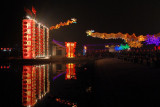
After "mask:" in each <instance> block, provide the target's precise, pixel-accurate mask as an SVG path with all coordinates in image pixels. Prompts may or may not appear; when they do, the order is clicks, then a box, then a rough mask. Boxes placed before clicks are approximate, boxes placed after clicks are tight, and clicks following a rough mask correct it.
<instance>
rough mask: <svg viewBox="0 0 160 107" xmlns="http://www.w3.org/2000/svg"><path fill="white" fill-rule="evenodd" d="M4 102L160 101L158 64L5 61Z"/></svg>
mask: <svg viewBox="0 0 160 107" xmlns="http://www.w3.org/2000/svg"><path fill="white" fill-rule="evenodd" d="M0 68H1V69H0V85H1V88H0V97H1V98H2V99H1V100H0V104H1V107H31V106H34V107H74V106H77V107H137V106H138V107H139V106H140V107H160V104H159V100H160V98H159V96H160V91H159V90H160V88H159V86H160V69H159V68H150V67H147V66H144V65H140V64H133V63H128V62H125V61H122V60H118V59H113V58H106V59H101V60H97V61H95V62H93V63H87V64H78V63H49V64H30V65H28V64H27V65H26V64H25V65H23V64H16V63H15V64H13V63H12V64H7V63H6V64H4V63H3V64H1V65H0Z"/></svg>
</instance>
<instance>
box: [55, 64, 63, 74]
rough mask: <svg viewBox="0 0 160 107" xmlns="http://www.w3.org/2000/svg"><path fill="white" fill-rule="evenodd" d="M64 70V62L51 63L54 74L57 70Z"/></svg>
mask: <svg viewBox="0 0 160 107" xmlns="http://www.w3.org/2000/svg"><path fill="white" fill-rule="evenodd" d="M65 70H66V67H65V64H55V63H54V64H52V71H53V74H56V73H58V72H64V71H65Z"/></svg>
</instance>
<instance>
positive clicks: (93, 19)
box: [0, 0, 160, 47]
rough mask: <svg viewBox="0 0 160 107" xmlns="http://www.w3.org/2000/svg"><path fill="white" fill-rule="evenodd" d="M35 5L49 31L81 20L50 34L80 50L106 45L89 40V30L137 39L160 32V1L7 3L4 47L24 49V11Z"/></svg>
mask: <svg viewBox="0 0 160 107" xmlns="http://www.w3.org/2000/svg"><path fill="white" fill-rule="evenodd" d="M32 5H34V7H35V8H36V10H37V20H39V21H40V22H42V23H43V24H46V25H47V26H48V27H50V26H52V25H56V24H58V23H59V22H61V21H62V22H65V21H67V20H68V19H71V18H77V24H72V25H70V26H65V27H61V28H60V29H58V30H53V31H50V36H51V39H52V38H54V39H55V40H58V41H61V42H64V41H76V42H78V46H81V45H82V44H90V43H102V42H105V41H106V40H100V39H95V38H92V37H87V36H86V33H85V32H86V30H89V29H94V30H95V31H96V32H106V33H117V32H122V33H129V34H132V33H136V35H140V34H143V35H146V34H156V33H159V32H160V27H159V26H160V1H159V0H157V1H152V0H150V1H147V0H144V1H142V0H137V1H136V0H132V1H130V0H128V1H122V0H103V1H102V0H97V1H94V0H84V1H82V0H4V1H3V2H2V3H1V22H2V23H3V24H2V29H1V39H0V46H1V47H4V46H8V47H12V46H15V45H16V44H17V45H18V46H20V45H21V37H22V28H21V27H22V19H23V17H25V12H24V7H27V8H30V9H31V6H32Z"/></svg>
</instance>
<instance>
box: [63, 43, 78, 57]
mask: <svg viewBox="0 0 160 107" xmlns="http://www.w3.org/2000/svg"><path fill="white" fill-rule="evenodd" d="M65 45H66V52H67V55H66V57H67V58H74V57H75V48H76V42H65Z"/></svg>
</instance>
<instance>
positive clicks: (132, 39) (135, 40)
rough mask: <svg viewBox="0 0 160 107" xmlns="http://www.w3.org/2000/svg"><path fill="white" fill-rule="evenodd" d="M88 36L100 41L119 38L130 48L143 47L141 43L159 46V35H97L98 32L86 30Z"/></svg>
mask: <svg viewBox="0 0 160 107" xmlns="http://www.w3.org/2000/svg"><path fill="white" fill-rule="evenodd" d="M86 33H87V35H88V36H92V37H95V38H101V39H118V38H121V39H123V40H125V42H126V43H128V45H129V46H130V47H131V48H140V47H142V46H143V44H142V42H143V41H144V43H146V44H155V45H156V46H158V45H160V34H156V35H146V36H143V35H139V36H136V35H135V34H134V33H133V34H132V35H129V34H128V33H126V34H122V33H121V32H119V33H110V34H107V33H99V32H94V30H88V31H86Z"/></svg>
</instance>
